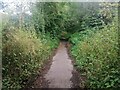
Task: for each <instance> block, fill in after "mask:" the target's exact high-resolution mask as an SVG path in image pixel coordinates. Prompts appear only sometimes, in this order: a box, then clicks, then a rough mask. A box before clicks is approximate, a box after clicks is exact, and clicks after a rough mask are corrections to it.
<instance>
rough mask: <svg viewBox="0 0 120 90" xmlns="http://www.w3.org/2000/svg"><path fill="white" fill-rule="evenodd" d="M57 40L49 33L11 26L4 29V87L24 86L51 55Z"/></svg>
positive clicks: (17, 87)
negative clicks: (37, 32)
mask: <svg viewBox="0 0 120 90" xmlns="http://www.w3.org/2000/svg"><path fill="white" fill-rule="evenodd" d="M57 43H58V42H57V41H56V40H55V39H51V38H50V36H49V35H48V34H44V35H43V34H40V35H39V37H37V35H36V33H35V32H34V30H33V32H30V31H25V30H19V29H16V28H10V29H9V30H5V31H3V48H2V52H3V53H2V60H3V68H2V70H3V88H6V89H7V88H15V89H19V88H22V87H24V85H25V84H26V82H27V81H28V80H29V78H30V77H31V75H33V74H36V73H37V72H38V69H39V68H41V66H42V65H43V63H44V61H45V60H47V58H48V57H49V56H50V55H51V52H52V50H53V48H55V47H56V46H57Z"/></svg>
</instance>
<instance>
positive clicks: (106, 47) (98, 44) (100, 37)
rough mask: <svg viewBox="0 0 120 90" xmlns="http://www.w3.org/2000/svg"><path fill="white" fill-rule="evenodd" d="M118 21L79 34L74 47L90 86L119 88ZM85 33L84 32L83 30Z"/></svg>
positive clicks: (77, 59)
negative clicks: (90, 31)
mask: <svg viewBox="0 0 120 90" xmlns="http://www.w3.org/2000/svg"><path fill="white" fill-rule="evenodd" d="M117 29H118V27H117V23H115V22H114V23H112V24H111V25H108V26H105V27H104V29H102V30H99V31H97V32H92V34H91V36H90V35H84V38H82V40H80V39H78V38H79V37H82V36H80V35H78V36H77V37H76V40H77V39H78V40H79V41H78V43H76V42H77V41H75V40H74V37H72V38H71V40H72V42H75V43H76V44H75V45H74V46H73V48H72V51H71V53H72V55H73V56H74V57H75V59H76V65H77V68H78V69H80V70H81V71H84V73H83V74H84V75H85V76H86V77H87V81H86V86H87V87H88V88H118V87H120V68H119V67H120V64H119V63H120V59H119V56H118V52H119V48H118V31H117ZM82 34H83V32H82Z"/></svg>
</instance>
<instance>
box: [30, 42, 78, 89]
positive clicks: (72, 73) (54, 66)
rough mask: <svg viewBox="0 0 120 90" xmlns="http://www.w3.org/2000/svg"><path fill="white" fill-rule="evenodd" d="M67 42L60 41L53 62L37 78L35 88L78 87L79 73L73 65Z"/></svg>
mask: <svg viewBox="0 0 120 90" xmlns="http://www.w3.org/2000/svg"><path fill="white" fill-rule="evenodd" d="M66 44H67V42H64V41H62V42H60V45H59V47H58V49H57V51H56V54H55V55H54V57H53V58H52V61H51V63H49V64H47V65H46V67H47V68H46V69H45V70H43V72H42V75H40V76H38V78H37V79H36V80H35V82H34V85H33V86H32V87H34V88H75V87H78V84H79V77H78V75H77V74H78V73H77V72H76V70H75V69H74V67H73V63H72V60H71V59H70V57H69V55H68V52H67V48H66Z"/></svg>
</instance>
